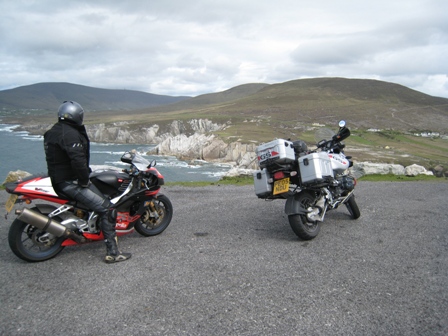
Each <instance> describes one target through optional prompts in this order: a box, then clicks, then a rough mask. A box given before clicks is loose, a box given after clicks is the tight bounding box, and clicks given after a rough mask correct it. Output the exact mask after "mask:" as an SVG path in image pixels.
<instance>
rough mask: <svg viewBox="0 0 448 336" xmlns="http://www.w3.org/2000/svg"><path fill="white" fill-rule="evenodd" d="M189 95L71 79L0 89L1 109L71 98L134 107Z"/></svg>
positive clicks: (103, 106)
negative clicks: (101, 85)
mask: <svg viewBox="0 0 448 336" xmlns="http://www.w3.org/2000/svg"><path fill="white" fill-rule="evenodd" d="M187 98H189V97H171V96H163V95H156V94H151V93H146V92H140V91H133V90H109V89H99V88H93V87H89V86H83V85H77V84H71V83H38V84H32V85H27V86H21V87H18V88H15V89H10V90H3V91H0V109H39V110H55V109H56V108H57V107H58V106H59V105H60V104H61V103H62V102H63V101H64V100H74V101H77V102H78V103H80V104H81V105H82V106H83V107H84V108H85V109H86V110H89V111H95V110H100V111H104V110H135V109H141V108H147V107H153V106H158V105H165V104H171V103H176V102H179V101H181V100H184V99H187Z"/></svg>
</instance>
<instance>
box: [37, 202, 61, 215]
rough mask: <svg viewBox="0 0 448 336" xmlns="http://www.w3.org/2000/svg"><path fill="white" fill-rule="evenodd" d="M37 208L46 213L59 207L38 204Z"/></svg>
mask: <svg viewBox="0 0 448 336" xmlns="http://www.w3.org/2000/svg"><path fill="white" fill-rule="evenodd" d="M36 208H38V209H39V211H40V212H41V213H44V214H49V213H50V212H53V211H54V210H56V209H57V207H55V206H53V205H50V204H36Z"/></svg>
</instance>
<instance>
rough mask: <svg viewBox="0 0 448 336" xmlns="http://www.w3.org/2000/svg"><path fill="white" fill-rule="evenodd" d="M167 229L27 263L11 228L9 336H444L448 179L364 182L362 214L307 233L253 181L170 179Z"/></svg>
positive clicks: (3, 232)
mask: <svg viewBox="0 0 448 336" xmlns="http://www.w3.org/2000/svg"><path fill="white" fill-rule="evenodd" d="M164 193H165V194H166V195H167V196H168V197H169V198H170V199H171V200H172V203H173V206H174V217H173V221H172V222H171V224H170V226H169V227H168V229H167V230H166V231H165V232H164V233H163V234H161V235H159V236H156V237H150V238H144V237H142V236H140V235H139V234H137V233H133V234H130V235H127V236H124V237H122V238H120V245H121V248H122V249H123V250H124V251H130V252H132V253H133V257H132V259H131V260H129V261H126V262H123V263H118V264H113V265H107V264H104V263H103V262H102V257H103V254H104V252H105V247H104V244H103V243H101V242H97V243H92V244H87V245H83V246H78V247H67V248H65V249H64V250H63V251H62V252H61V253H60V254H59V255H58V256H57V257H56V258H54V259H52V260H49V261H46V262H42V263H26V262H23V261H21V260H20V259H18V258H17V257H16V256H15V255H13V253H12V252H11V251H10V249H9V246H8V242H7V234H8V229H9V226H10V224H11V222H12V220H13V219H14V215H12V214H10V215H9V217H8V219H7V220H5V219H3V223H2V225H0V237H1V238H0V239H1V244H0V264H1V272H0V274H1V275H0V281H1V283H2V284H3V286H2V287H1V290H0V297H1V305H0V334H1V335H108V336H110V335H447V334H448V290H447V289H448V244H447V238H448V227H447V219H446V218H447V216H446V214H445V213H444V209H445V208H446V206H447V196H448V183H418V182H415V183H406V182H404V183H380V182H378V183H370V182H361V183H359V184H358V188H357V191H356V197H357V202H358V205H359V208H360V210H361V217H360V218H359V219H358V220H356V221H355V220H352V219H351V218H350V217H349V216H348V212H347V210H346V209H345V207H344V208H341V209H339V210H336V211H333V212H329V213H328V214H327V216H326V220H325V222H324V223H323V226H322V229H321V232H320V234H319V236H318V237H317V238H316V239H314V240H312V241H301V240H299V239H298V238H297V237H296V236H295V234H294V233H293V232H292V230H291V228H290V227H289V224H288V219H287V217H286V216H285V215H284V213H283V207H284V201H280V200H278V201H274V202H265V201H263V200H260V199H258V198H257V197H256V196H255V195H254V193H253V187H252V186H247V187H235V186H210V187H201V188H186V187H166V188H164ZM7 197H8V194H7V193H6V192H5V191H0V207H1V210H0V215H2V218H4V215H5V210H4V204H5V202H6V199H7Z"/></svg>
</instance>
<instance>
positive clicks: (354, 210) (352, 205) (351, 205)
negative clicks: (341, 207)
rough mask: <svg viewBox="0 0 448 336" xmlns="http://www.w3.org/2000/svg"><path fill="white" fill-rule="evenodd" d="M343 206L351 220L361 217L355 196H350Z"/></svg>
mask: <svg viewBox="0 0 448 336" xmlns="http://www.w3.org/2000/svg"><path fill="white" fill-rule="evenodd" d="M345 206H346V207H347V210H348V212H350V215H351V216H352V218H353V219H358V218H359V217H360V216H361V212H360V211H359V208H358V204H357V203H356V201H355V195H353V194H352V196H350V198H349V199H348V201H347V203H345Z"/></svg>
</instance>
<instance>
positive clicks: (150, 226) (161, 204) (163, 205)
mask: <svg viewBox="0 0 448 336" xmlns="http://www.w3.org/2000/svg"><path fill="white" fill-rule="evenodd" d="M151 208H152V209H151ZM172 217H173V205H172V204H171V201H170V200H169V198H168V197H166V196H165V195H159V196H158V197H157V198H154V199H153V200H152V201H151V204H150V206H148V207H146V208H145V211H144V212H143V214H142V216H141V217H140V218H139V219H138V221H137V223H135V225H134V228H135V230H136V231H137V232H138V233H140V234H141V235H142V236H145V237H149V236H155V235H158V234H160V233H162V232H163V231H164V230H165V229H166V228H167V227H168V225H169V224H170V222H171V218H172Z"/></svg>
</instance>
